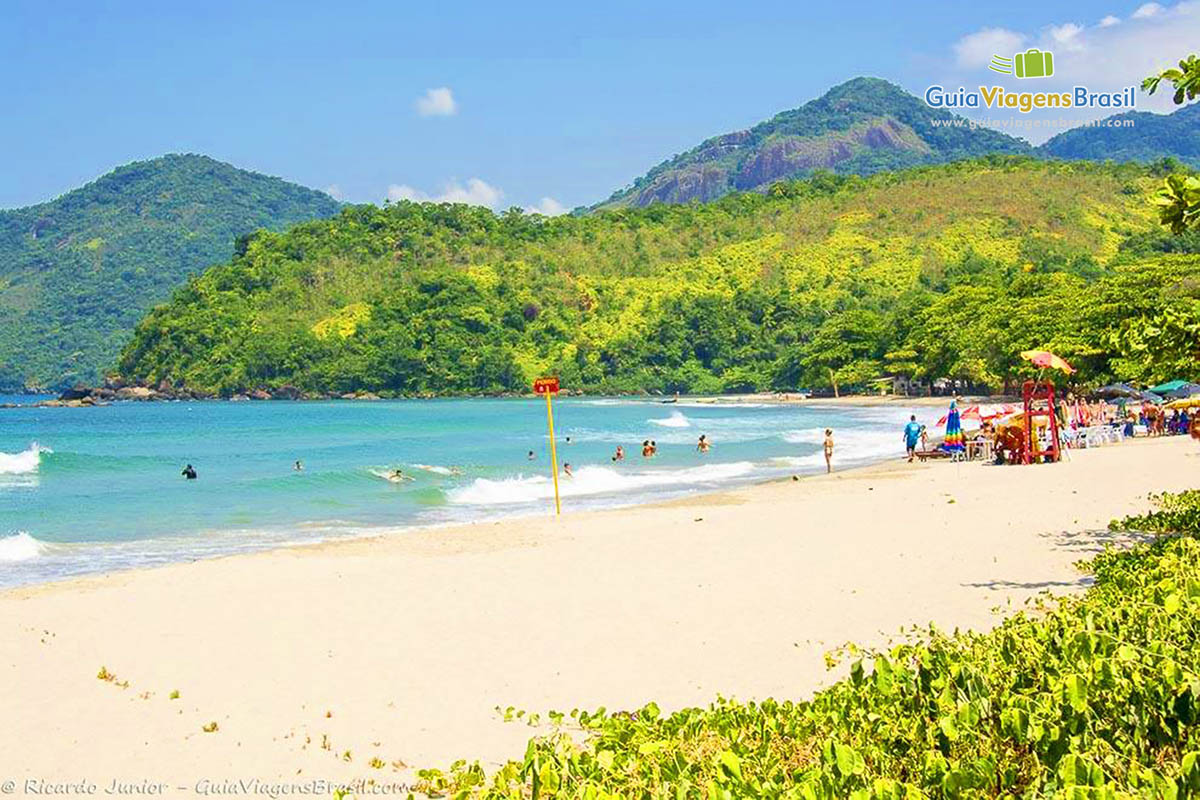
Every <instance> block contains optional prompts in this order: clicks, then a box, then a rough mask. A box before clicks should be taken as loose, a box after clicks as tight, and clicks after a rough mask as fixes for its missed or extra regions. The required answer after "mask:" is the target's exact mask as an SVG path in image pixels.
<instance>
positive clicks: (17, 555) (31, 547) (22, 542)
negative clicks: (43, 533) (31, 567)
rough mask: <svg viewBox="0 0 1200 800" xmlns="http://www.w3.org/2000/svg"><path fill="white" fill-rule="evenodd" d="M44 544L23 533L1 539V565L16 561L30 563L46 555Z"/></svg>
mask: <svg viewBox="0 0 1200 800" xmlns="http://www.w3.org/2000/svg"><path fill="white" fill-rule="evenodd" d="M46 549H47V546H46V544H45V543H44V542H39V541H38V540H37V539H35V538H33V537H32V536H30V535H29V534H28V533H25V532H24V531H22V532H21V533H18V534H15V535H13V536H3V537H0V564H6V563H11V562H14V561H29V560H30V559H34V558H37V557H38V556H41V555H44V554H45V553H46Z"/></svg>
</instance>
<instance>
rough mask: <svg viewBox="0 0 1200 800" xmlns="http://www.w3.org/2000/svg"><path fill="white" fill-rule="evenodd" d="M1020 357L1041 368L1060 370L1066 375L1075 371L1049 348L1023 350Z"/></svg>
mask: <svg viewBox="0 0 1200 800" xmlns="http://www.w3.org/2000/svg"><path fill="white" fill-rule="evenodd" d="M1021 358H1023V359H1025V360H1026V361H1028V362H1029V363H1031V364H1033V365H1034V366H1035V367H1041V368H1042V369H1057V370H1062V371H1063V372H1065V373H1067V374H1068V375H1070V374H1071V373H1072V372H1074V371H1075V368H1074V367H1072V366H1071V365H1070V364H1068V363H1067V362H1066V361H1064V360H1063V359H1061V358H1059V357H1058V356H1056V355H1054V353H1051V352H1050V351H1049V350H1023V351H1022V352H1021Z"/></svg>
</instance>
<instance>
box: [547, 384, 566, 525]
mask: <svg viewBox="0 0 1200 800" xmlns="http://www.w3.org/2000/svg"><path fill="white" fill-rule="evenodd" d="M550 394H551V393H550V392H546V422H547V423H548V424H549V426H550V475H551V477H553V478H554V514H555V516H561V515H562V503H561V502H559V499H558V449H557V448H556V447H555V446H554V408H553V407H552V406H551V404H550Z"/></svg>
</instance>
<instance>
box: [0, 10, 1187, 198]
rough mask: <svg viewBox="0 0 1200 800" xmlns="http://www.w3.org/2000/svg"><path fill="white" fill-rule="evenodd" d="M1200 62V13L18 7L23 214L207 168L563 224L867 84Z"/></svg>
mask: <svg viewBox="0 0 1200 800" xmlns="http://www.w3.org/2000/svg"><path fill="white" fill-rule="evenodd" d="M1198 46H1200V0H1185V2H1180V3H1171V2H1164V3H1162V4H1159V3H1154V2H1148V3H1144V2H1132V3H1130V2H1118V1H1117V0H1100V2H1075V1H1073V0H1064V1H1060V2H1056V3H1046V2H1044V0H1043V1H1042V2H1033V1H1032V0H1007V1H1006V2H1003V3H1000V2H995V3H978V2H977V3H971V4H967V3H962V2H926V3H904V4H900V3H895V2H894V0H880V1H877V0H860V2H858V3H855V4H854V5H852V6H850V5H847V4H844V3H829V2H820V3H811V4H810V3H806V2H798V1H797V0H788V1H787V2H753V0H746V1H745V2H740V3H729V2H727V1H726V2H707V1H706V0H691V1H690V2H686V3H685V2H651V3H647V2H645V1H644V0H642V1H641V2H624V0H611V1H610V2H606V3H587V4H584V3H553V4H551V3H542V2H537V1H536V0H527V1H526V2H522V3H505V4H499V3H494V2H489V3H476V2H468V1H467V0H460V2H456V3H429V2H426V3H413V2H405V0H386V2H356V1H355V0H343V2H340V3H329V2H308V0H289V1H288V2H273V1H268V0H260V1H258V2H256V1H255V0H241V2H225V0H205V2H203V3H201V2H191V3H188V2H178V3H172V2H161V0H156V2H134V1H133V0H129V1H128V2H105V1H104V0H85V1H82V2H72V0H60V2H57V3H54V4H47V3H45V2H28V1H27V0H5V2H4V3H3V4H0V65H2V66H3V74H4V76H5V77H4V80H2V81H0V110H2V112H3V116H2V117H0V119H2V120H3V124H0V208H11V207H16V206H23V205H28V204H32V203H36V202H41V201H44V200H48V199H50V198H53V197H55V196H57V195H59V194H62V193H63V192H66V191H68V190H70V189H72V188H75V187H77V186H80V185H82V184H83V183H85V182H87V181H89V180H92V179H93V178H96V177H98V176H100V175H102V174H103V173H105V172H107V171H109V170H110V169H112V168H113V167H115V166H118V165H120V164H123V163H127V162H129V161H134V160H140V159H146V158H153V157H156V156H159V155H162V154H164V153H172V152H192V153H203V154H205V155H209V156H212V157H214V158H217V159H219V160H222V161H227V162H229V163H232V164H234V165H235V166H238V167H242V168H246V169H252V170H256V171H259V172H263V173H267V174H269V175H276V176H279V177H282V178H285V179H287V180H290V181H295V182H297V183H301V184H304V185H306V186H311V187H314V188H318V189H323V190H325V191H328V192H329V193H330V194H332V195H333V196H335V197H337V198H338V199H341V200H345V201H348V202H383V201H384V200H385V199H388V198H390V199H393V200H396V199H400V198H409V199H434V200H455V201H462V202H473V203H478V204H482V205H488V206H491V207H493V208H497V209H502V208H508V207H511V206H519V207H522V208H527V209H536V210H539V211H541V212H543V213H559V212H561V211H563V210H566V209H570V208H572V207H575V206H579V205H589V204H591V203H594V202H597V201H599V200H602V199H604V198H606V197H607V196H608V195H609V194H611V193H612V192H613V191H614V190H616V189H619V188H621V187H623V186H625V185H627V184H628V183H629V182H630V181H632V180H633V179H634V178H636V177H637V176H638V175H641V174H642V173H644V172H646V171H647V170H648V169H649V168H650V167H652V166H654V165H655V164H657V163H658V162H660V161H662V160H663V159H665V158H668V157H670V156H672V155H674V154H676V153H679V152H682V151H684V150H687V149H689V148H690V147H692V146H694V145H696V144H698V143H699V142H700V141H702V140H703V139H706V138H708V137H709V136H713V135H716V134H719V133H725V132H728V131H733V130H739V129H743V128H747V127H749V126H751V125H753V124H754V123H756V122H759V121H761V120H763V119H766V118H768V117H770V116H772V115H773V114H775V113H777V112H779V111H782V110H785V109H789V108H795V107H797V106H799V105H802V104H803V103H805V102H807V101H808V100H811V99H813V98H815V97H818V96H820V95H821V94H822V93H824V91H825V90H827V89H828V88H829V87H831V86H833V85H835V84H838V83H840V82H842V81H845V80H848V79H850V78H853V77H856V76H858V75H874V76H877V77H882V78H886V79H888V80H891V81H893V82H895V83H898V84H899V85H901V86H902V87H904V88H905V89H907V90H909V91H911V92H913V93H914V94H918V95H920V94H922V93H923V92H924V90H925V87H927V86H929V85H930V84H932V83H938V84H942V85H946V86H954V87H956V86H958V85H965V86H967V87H974V86H977V85H979V83H980V82H986V83H988V84H989V85H991V84H992V83H997V82H999V83H1001V84H1002V85H1003V84H1004V83H1005V81H1004V80H1003V79H1001V76H997V75H996V74H995V73H989V72H988V71H987V68H986V66H987V62H988V60H989V59H990V57H991V55H993V54H995V53H997V52H998V53H1000V54H1001V55H1003V54H1005V53H1006V52H1007V53H1009V54H1011V53H1013V52H1017V51H1019V50H1023V49H1026V48H1028V47H1041V48H1044V49H1052V50H1053V52H1054V54H1055V59H1056V77H1055V78H1054V79H1052V81H1053V82H1060V83H1061V84H1062V85H1063V86H1070V85H1072V84H1078V83H1084V84H1086V85H1088V86H1089V87H1090V88H1094V89H1105V90H1116V89H1119V88H1122V87H1125V86H1129V85H1132V84H1135V83H1138V82H1139V81H1140V78H1141V77H1144V76H1145V75H1147V74H1149V73H1150V72H1152V71H1154V70H1156V69H1159V68H1163V67H1166V66H1169V65H1170V63H1171V61H1172V60H1173V59H1177V58H1178V57H1179V56H1182V55H1184V54H1185V53H1188V52H1195V51H1196V49H1197V47H1198ZM1010 83H1011V81H1010ZM1038 88H1039V89H1040V88H1046V89H1051V88H1052V84H1051V80H1050V79H1048V81H1047V83H1046V84H1045V86H1039V87H1038ZM1138 107H1139V109H1140V110H1156V111H1166V110H1169V101H1168V100H1167V99H1166V98H1164V97H1155V98H1147V97H1145V96H1144V95H1140V96H1139V98H1138ZM1093 116H1099V114H1094V115H1093ZM1049 133H1051V132H1046V133H1038V132H1029V133H1027V134H1025V135H1026V138H1030V139H1033V140H1034V141H1035V142H1036V141H1040V140H1041V139H1044V138H1046V136H1047V135H1049Z"/></svg>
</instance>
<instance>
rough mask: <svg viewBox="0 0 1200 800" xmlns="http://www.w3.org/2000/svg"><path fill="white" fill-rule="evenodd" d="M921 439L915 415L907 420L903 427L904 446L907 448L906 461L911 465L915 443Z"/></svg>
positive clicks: (915, 447) (915, 451)
mask: <svg viewBox="0 0 1200 800" xmlns="http://www.w3.org/2000/svg"><path fill="white" fill-rule="evenodd" d="M920 438H921V426H920V424H918V423H917V415H916V414H913V415H912V416H910V417H909V418H908V424H907V425H905V426H904V446H905V447H906V448H908V461H909V463H912V460H913V456H915V455H916V453H917V441H918V440H919V439H920Z"/></svg>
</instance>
